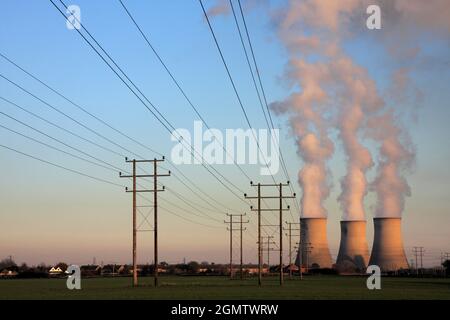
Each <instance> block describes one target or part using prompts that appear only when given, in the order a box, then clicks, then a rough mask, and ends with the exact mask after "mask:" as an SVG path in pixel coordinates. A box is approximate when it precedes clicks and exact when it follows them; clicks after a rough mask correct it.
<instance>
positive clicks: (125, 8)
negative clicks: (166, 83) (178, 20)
mask: <svg viewBox="0 0 450 320" xmlns="http://www.w3.org/2000/svg"><path fill="white" fill-rule="evenodd" d="M119 2H120V4H121V5H122V7H123V9H124V10H125V12H126V13H127V15H128V17H129V18H130V19H131V21H132V22H133V24H134V25H135V26H136V28H137V29H138V31H139V33H140V34H141V36H142V37H143V38H144V40H145V42H146V43H147V45H148V46H149V47H150V48H151V50H152V51H153V53H154V54H155V56H156V57H157V59H158V61H159V62H160V63H161V65H162V66H163V67H164V69H165V70H166V72H167V73H168V74H169V76H170V78H171V79H172V81H173V82H174V83H175V85H176V86H177V88H178V90H179V91H180V92H181V94H182V95H183V96H184V98H185V99H186V101H187V102H188V104H189V105H190V106H191V108H192V109H193V110H194V112H195V113H196V115H197V116H198V117H199V118H200V120H202V122H203V123H204V124H205V126H206V127H207V128H208V129H211V128H210V126H209V124H208V123H207V122H206V120H205V119H204V118H203V116H202V115H201V114H200V112H199V111H198V109H197V107H195V106H194V104H193V103H192V101H191V99H189V97H188V96H187V94H186V92H185V91H184V90H183V88H182V87H181V85H180V83H179V81H177V80H176V79H175V76H174V75H173V73H172V72H171V71H170V70H169V68H168V67H167V65H166V63H165V62H164V61H163V60H162V58H161V55H160V54H159V53H158V52H157V51H156V49H155V47H154V46H153V45H152V44H151V43H150V41H149V39H148V38H147V36H146V35H145V33H144V32H143V31H142V29H141V27H140V26H139V24H138V23H137V22H136V20H135V19H134V17H133V15H132V14H131V12H130V11H129V10H128V8H127V7H126V6H125V4H124V3H123V2H122V0H119ZM218 143H219V144H220V145H221V147H222V149H223V150H224V152H225V153H226V154H227V155H228V156H230V155H229V153H228V151H227V149H226V148H225V146H224V145H223V144H222V143H221V142H219V141H218ZM233 162H234V164H235V166H236V167H237V168H238V169H239V170H240V171H241V173H242V174H244V175H245V177H246V178H247V179H248V180H251V178H250V177H249V176H248V175H247V173H246V172H245V171H244V170H243V169H242V167H241V166H240V165H239V164H238V163H237V162H236V161H235V160H234V159H233Z"/></svg>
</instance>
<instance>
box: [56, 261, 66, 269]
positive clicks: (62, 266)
mask: <svg viewBox="0 0 450 320" xmlns="http://www.w3.org/2000/svg"><path fill="white" fill-rule="evenodd" d="M55 267H56V268H58V267H59V268H60V269H61V270H62V271H66V270H67V267H68V265H67V263H65V262H59V263H58V264H57V265H56V266H55Z"/></svg>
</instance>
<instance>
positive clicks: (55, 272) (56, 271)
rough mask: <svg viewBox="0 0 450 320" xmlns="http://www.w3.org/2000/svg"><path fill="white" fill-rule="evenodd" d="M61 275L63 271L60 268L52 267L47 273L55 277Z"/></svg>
mask: <svg viewBox="0 0 450 320" xmlns="http://www.w3.org/2000/svg"><path fill="white" fill-rule="evenodd" d="M63 273H64V271H63V270H62V269H61V268H60V267H52V268H51V269H50V270H49V271H48V274H49V275H51V276H57V275H61V274H63Z"/></svg>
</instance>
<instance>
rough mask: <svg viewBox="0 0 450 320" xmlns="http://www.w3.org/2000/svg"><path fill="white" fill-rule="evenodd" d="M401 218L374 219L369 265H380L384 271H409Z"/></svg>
mask: <svg viewBox="0 0 450 320" xmlns="http://www.w3.org/2000/svg"><path fill="white" fill-rule="evenodd" d="M401 223H402V220H401V218H374V219H373V224H374V239H373V246H372V254H371V256H370V261H369V265H372V264H375V265H378V266H379V267H380V268H381V270H382V271H395V270H399V269H408V268H409V266H408V260H407V259H406V255H405V250H404V249H403V241H402V230H401Z"/></svg>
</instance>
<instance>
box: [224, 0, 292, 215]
mask: <svg viewBox="0 0 450 320" xmlns="http://www.w3.org/2000/svg"><path fill="white" fill-rule="evenodd" d="M230 2H231V0H230ZM238 4H239V11H240V13H241V17H242V21H243V23H244V29H245V33H246V36H247V40H248V44H249V47H250V53H251V55H252V59H253V63H254V66H255V71H256V75H257V78H258V81H259V85H260V88H261V93H262V96H263V98H264V103H265V106H266V109H267V113H268V115H269V120H270V123H271V126H272V129H275V126H274V124H273V119H272V115H271V112H270V108H269V104H268V102H267V96H266V91H265V89H264V86H263V83H262V80H261V75H260V73H259V68H258V63H257V61H256V57H255V52H254V50H253V44H252V40H251V37H250V33H249V31H248V27H247V22H246V20H245V15H244V11H243V10H242V5H241V1H240V0H238ZM244 48H245V46H244ZM250 69H251V68H250ZM267 125H268V124H267ZM278 147H279V150H280V158H281V165H282V167H283V170H284V174H285V176H286V179H288V180H289V181H291V178H290V177H289V173H288V170H287V166H286V162H285V161H284V156H283V153H282V152H281V146H280V145H278ZM290 188H291V192H294V191H295V190H294V189H293V186H292V185H291V186H290ZM294 203H295V206H296V208H297V210H298V212H300V208H299V206H298V203H297V202H294ZM292 218H293V217H292Z"/></svg>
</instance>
